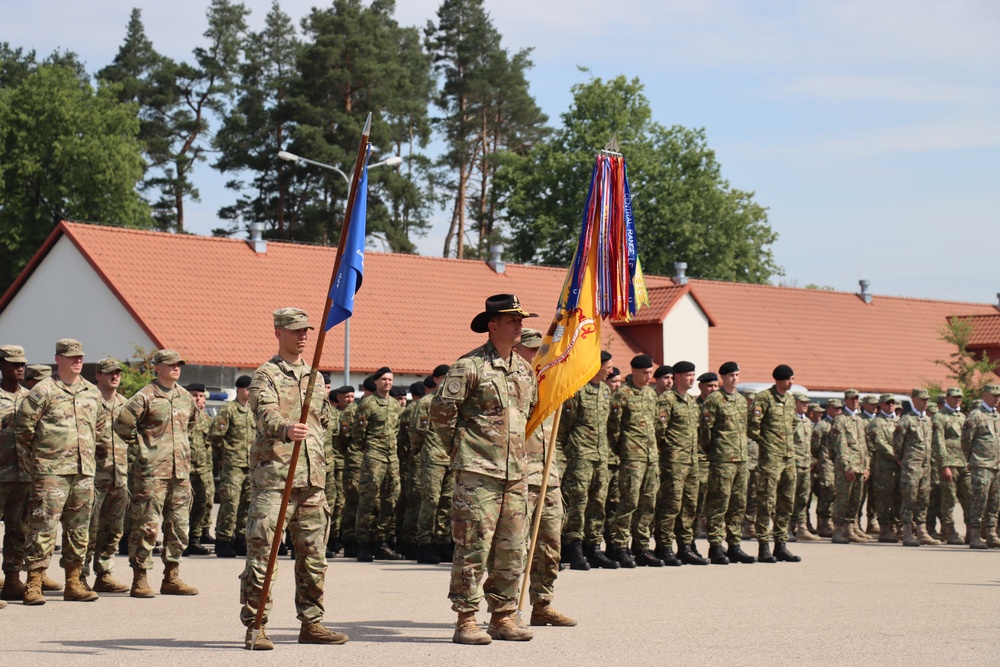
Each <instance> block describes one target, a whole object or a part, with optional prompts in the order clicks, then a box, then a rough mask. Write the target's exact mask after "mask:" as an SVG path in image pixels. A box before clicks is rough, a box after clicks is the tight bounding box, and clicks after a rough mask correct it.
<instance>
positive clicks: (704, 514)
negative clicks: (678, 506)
mask: <svg viewBox="0 0 1000 667" xmlns="http://www.w3.org/2000/svg"><path fill="white" fill-rule="evenodd" d="M694 520H695V525H698V522H699V521H702V520H704V521H705V526H706V527H707V526H708V460H707V459H705V460H702V459H701V458H700V457H699V459H698V507H696V508H695V512H694Z"/></svg>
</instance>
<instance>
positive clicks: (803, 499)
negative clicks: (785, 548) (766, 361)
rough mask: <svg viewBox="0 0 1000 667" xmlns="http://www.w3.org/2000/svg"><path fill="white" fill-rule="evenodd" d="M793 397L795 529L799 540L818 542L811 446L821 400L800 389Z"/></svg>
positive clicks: (793, 522) (793, 514) (795, 534)
mask: <svg viewBox="0 0 1000 667" xmlns="http://www.w3.org/2000/svg"><path fill="white" fill-rule="evenodd" d="M793 398H794V399H795V431H794V439H795V508H794V509H793V510H792V530H793V534H794V536H795V539H796V541H801V542H816V541H818V540H819V537H818V536H816V535H814V534H813V533H812V531H810V530H809V502H810V500H811V499H812V472H811V469H812V454H811V453H810V449H809V448H810V443H811V439H812V431H813V426H814V424H815V422H816V421H819V415H820V414H821V413H822V408H820V407H819V404H818V403H809V397H808V396H806V395H805V394H803V393H801V392H796V393H795V394H793ZM813 409H815V412H813ZM814 419H815V421H814ZM789 539H791V538H789Z"/></svg>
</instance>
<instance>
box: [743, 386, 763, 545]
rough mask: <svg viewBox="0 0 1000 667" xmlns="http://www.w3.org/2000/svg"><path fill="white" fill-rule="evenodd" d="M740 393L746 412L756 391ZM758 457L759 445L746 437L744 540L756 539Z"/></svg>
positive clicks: (745, 390) (746, 390)
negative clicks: (745, 404) (744, 400)
mask: <svg viewBox="0 0 1000 667" xmlns="http://www.w3.org/2000/svg"><path fill="white" fill-rule="evenodd" d="M740 394H741V395H742V396H743V398H745V399H746V401H747V414H748V415H749V413H750V404H751V403H753V399H754V397H756V396H757V392H756V391H754V390H752V389H740ZM759 459H760V445H758V444H757V441H756V440H754V439H753V438H747V507H746V510H744V512H743V525H742V526H741V530H742V535H743V539H744V540H755V539H757V528H756V525H757V463H758V461H759Z"/></svg>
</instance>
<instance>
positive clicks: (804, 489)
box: [792, 468, 812, 524]
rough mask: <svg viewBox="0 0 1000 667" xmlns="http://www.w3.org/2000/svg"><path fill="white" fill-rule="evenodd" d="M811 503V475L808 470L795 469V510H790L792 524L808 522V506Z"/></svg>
mask: <svg viewBox="0 0 1000 667" xmlns="http://www.w3.org/2000/svg"><path fill="white" fill-rule="evenodd" d="M811 502H812V474H810V471H809V468H796V469H795V509H793V510H792V522H793V523H802V524H805V523H808V522H809V504H810V503H811Z"/></svg>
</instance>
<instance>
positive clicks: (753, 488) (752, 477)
mask: <svg viewBox="0 0 1000 667" xmlns="http://www.w3.org/2000/svg"><path fill="white" fill-rule="evenodd" d="M746 499H747V503H746V508H745V509H744V510H743V518H744V520H746V521H749V522H750V523H753V524H756V522H757V468H756V467H754V468H750V467H747V495H746Z"/></svg>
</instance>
